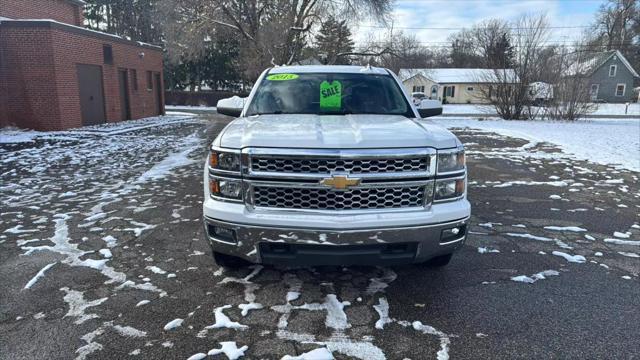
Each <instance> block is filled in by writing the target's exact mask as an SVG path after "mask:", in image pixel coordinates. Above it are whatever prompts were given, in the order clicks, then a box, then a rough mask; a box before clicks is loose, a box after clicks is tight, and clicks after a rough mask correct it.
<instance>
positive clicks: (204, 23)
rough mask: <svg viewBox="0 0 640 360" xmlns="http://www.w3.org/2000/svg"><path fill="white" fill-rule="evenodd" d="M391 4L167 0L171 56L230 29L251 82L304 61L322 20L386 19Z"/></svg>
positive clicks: (372, 0) (383, 0) (374, 0)
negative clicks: (263, 73) (269, 71)
mask: <svg viewBox="0 0 640 360" xmlns="http://www.w3.org/2000/svg"><path fill="white" fill-rule="evenodd" d="M391 3H392V1H391V0H346V1H337V0H162V8H163V10H164V11H163V14H165V16H166V21H165V24H166V25H165V28H166V31H165V33H166V34H167V45H168V48H169V51H177V52H182V51H189V52H197V51H200V50H201V49H202V42H203V39H205V38H207V37H215V36H218V33H219V30H220V29H221V28H226V29H227V30H230V31H232V32H233V34H234V35H235V36H238V37H239V38H240V40H241V43H242V45H241V56H242V57H243V59H246V62H244V63H243V66H244V68H245V73H246V76H247V78H248V79H255V78H256V77H257V75H258V74H259V72H260V71H262V69H264V68H265V67H267V66H269V65H276V64H278V65H284V64H292V63H294V62H295V61H297V60H300V59H299V58H300V56H301V55H302V53H303V49H304V47H305V46H306V44H307V43H308V41H309V39H308V37H309V36H310V34H311V31H312V29H314V28H315V27H317V26H319V24H320V23H321V20H322V19H323V18H327V17H328V16H330V15H334V16H336V17H338V18H340V19H342V18H351V19H353V18H356V15H357V17H358V18H363V17H371V18H375V19H379V20H384V19H385V16H386V15H387V14H388V13H389V11H390V9H391Z"/></svg>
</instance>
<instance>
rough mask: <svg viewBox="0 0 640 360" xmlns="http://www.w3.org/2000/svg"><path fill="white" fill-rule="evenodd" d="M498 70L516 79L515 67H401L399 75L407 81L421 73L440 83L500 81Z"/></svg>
mask: <svg viewBox="0 0 640 360" xmlns="http://www.w3.org/2000/svg"><path fill="white" fill-rule="evenodd" d="M496 71H503V72H504V74H505V76H507V77H509V78H512V79H516V75H515V72H514V71H513V69H466V68H439V69H438V68H436V69H400V72H399V76H400V79H402V81H406V80H408V79H410V78H412V77H414V76H418V75H420V76H423V77H425V78H427V79H429V80H431V81H433V82H436V83H438V84H464V83H493V82H498V81H497V79H496Z"/></svg>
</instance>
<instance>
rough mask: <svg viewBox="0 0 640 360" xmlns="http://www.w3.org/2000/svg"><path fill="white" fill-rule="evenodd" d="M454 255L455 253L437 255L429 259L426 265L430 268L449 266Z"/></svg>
mask: <svg viewBox="0 0 640 360" xmlns="http://www.w3.org/2000/svg"><path fill="white" fill-rule="evenodd" d="M452 257H453V254H446V255H440V256H436V257H434V258H433V259H431V260H429V261H427V262H426V263H425V265H427V266H428V267H430V268H441V267H444V266H447V265H448V264H449V262H450V261H451V258H452Z"/></svg>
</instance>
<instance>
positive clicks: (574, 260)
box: [551, 251, 587, 264]
mask: <svg viewBox="0 0 640 360" xmlns="http://www.w3.org/2000/svg"><path fill="white" fill-rule="evenodd" d="M551 254H552V255H555V256H560V257H562V258H564V259H565V260H567V261H568V262H572V263H577V264H582V263H584V262H586V261H587V259H585V257H584V256H582V255H569V254H567V253H564V252H562V251H553V252H552V253H551Z"/></svg>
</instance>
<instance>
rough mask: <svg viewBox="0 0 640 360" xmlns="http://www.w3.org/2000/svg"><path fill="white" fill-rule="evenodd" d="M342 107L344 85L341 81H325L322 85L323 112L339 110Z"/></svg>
mask: <svg viewBox="0 0 640 360" xmlns="http://www.w3.org/2000/svg"><path fill="white" fill-rule="evenodd" d="M341 106H342V84H341V83H340V81H337V80H336V81H333V82H332V83H329V82H328V81H323V82H322V83H320V108H321V109H323V110H327V109H328V110H339V109H340V107H341Z"/></svg>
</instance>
